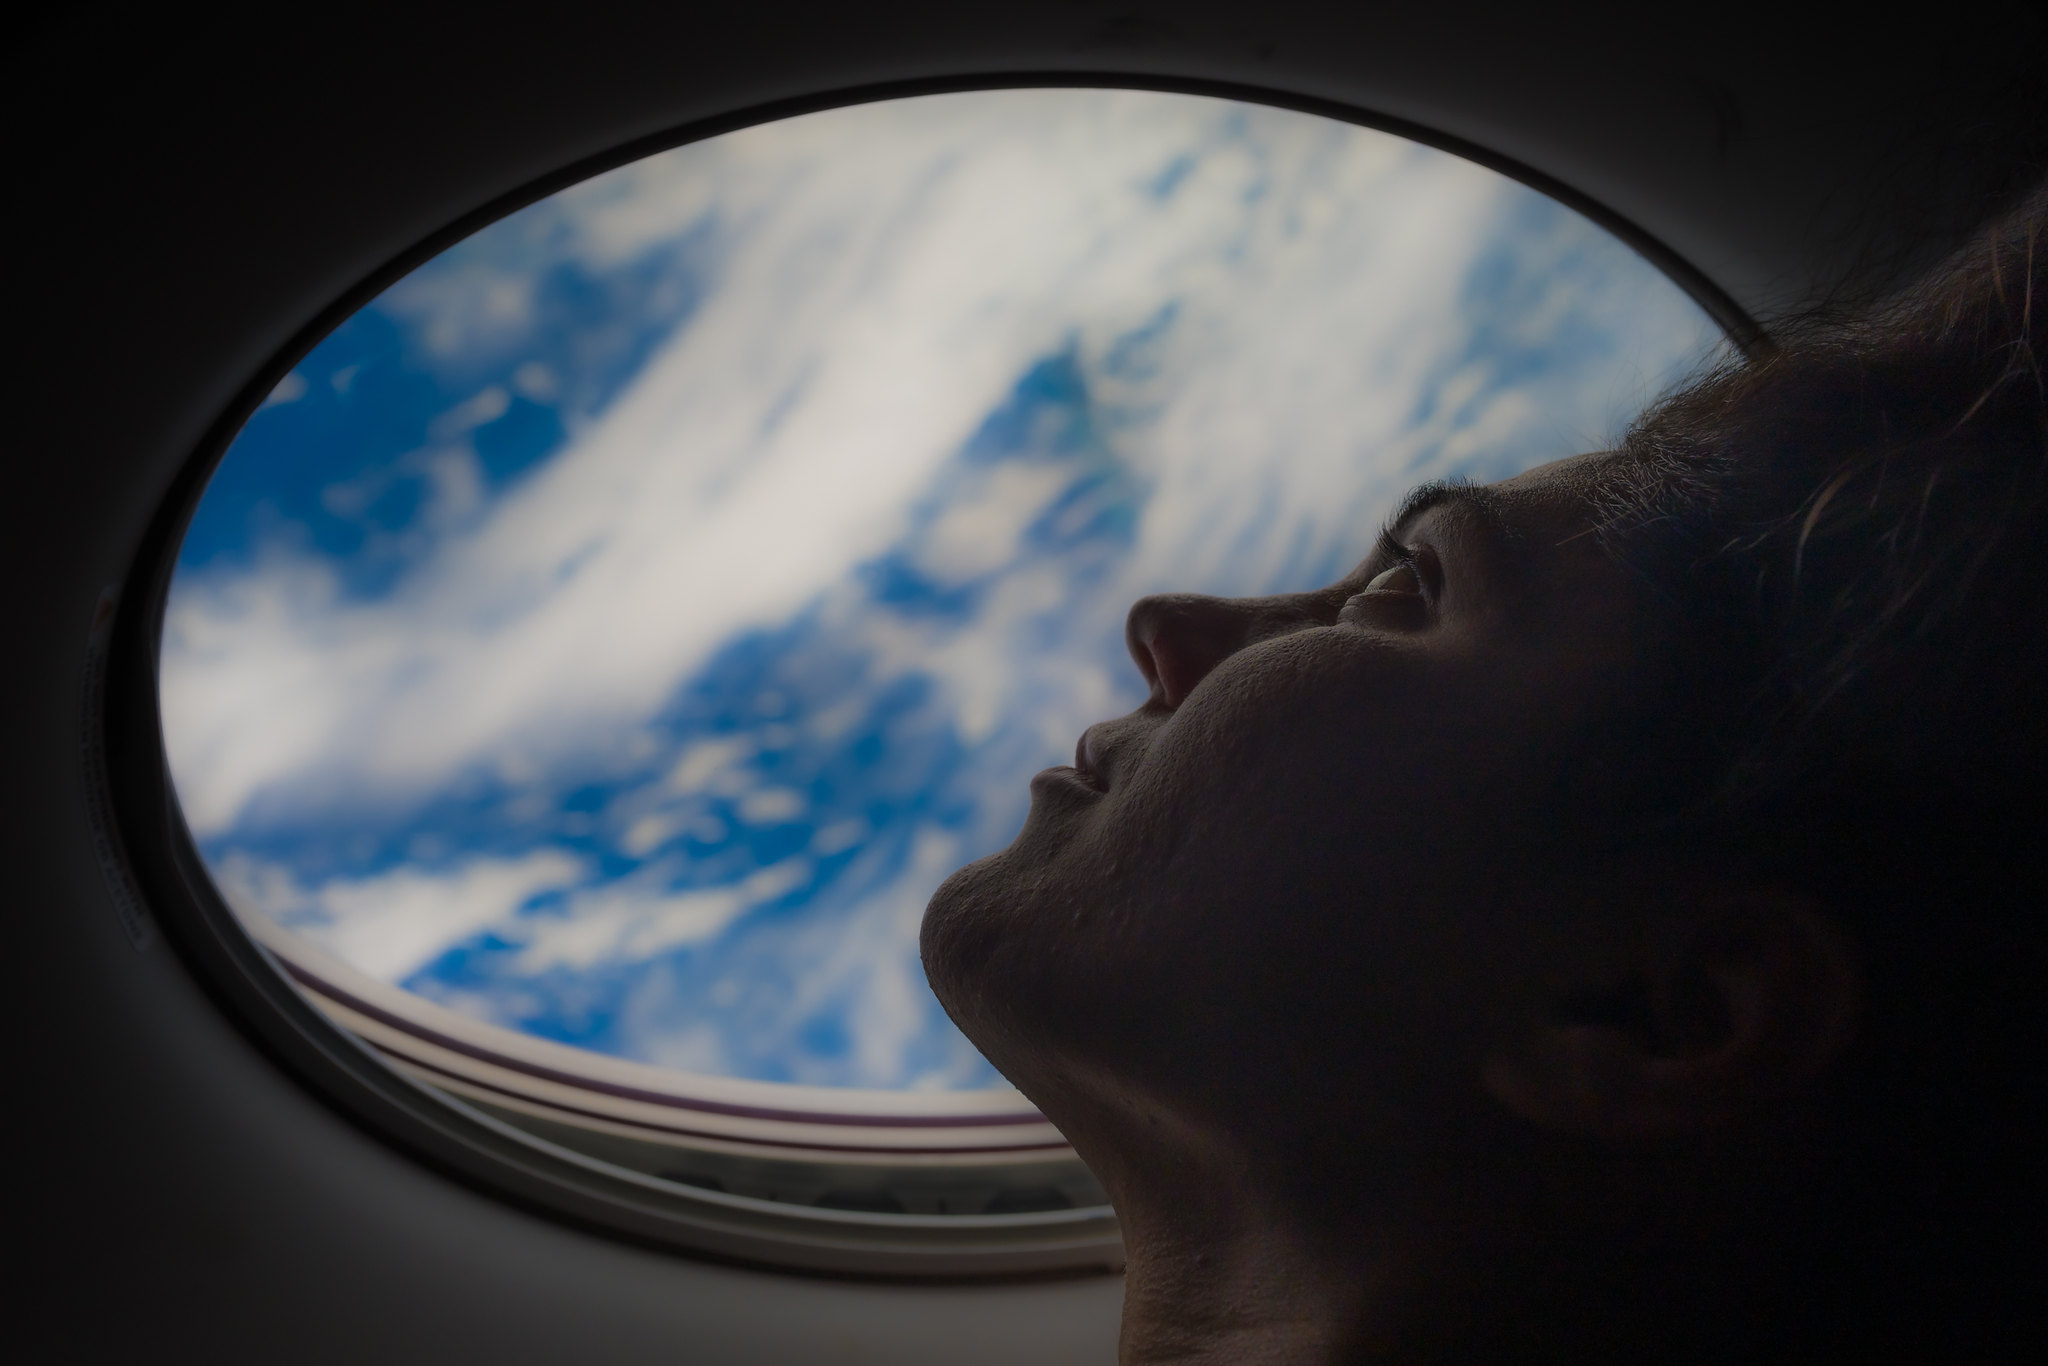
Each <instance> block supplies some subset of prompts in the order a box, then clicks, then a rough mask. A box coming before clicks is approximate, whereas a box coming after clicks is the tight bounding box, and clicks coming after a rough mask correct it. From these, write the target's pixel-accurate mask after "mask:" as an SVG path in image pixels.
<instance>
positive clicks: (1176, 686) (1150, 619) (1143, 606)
mask: <svg viewBox="0 0 2048 1366" xmlns="http://www.w3.org/2000/svg"><path fill="white" fill-rule="evenodd" d="M1271 606H1272V600H1271V599H1263V598H1207V597H1201V596H1199V595H1196V594H1193V593H1168V594H1161V595H1159V596H1156V597H1149V598H1140V599H1138V601H1137V603H1136V604H1134V605H1133V606H1132V608H1131V615H1130V616H1129V617H1128V618H1127V619H1126V620H1125V622H1124V643H1125V644H1126V645H1128V646H1129V647H1130V651H1131V658H1132V659H1135V660H1136V661H1137V662H1138V670H1139V672H1141V673H1143V674H1144V675H1145V681H1146V682H1147V683H1150V684H1151V685H1152V698H1151V701H1152V702H1153V703H1154V704H1157V705H1164V706H1166V707H1178V706H1179V705H1180V704H1181V703H1182V702H1183V701H1185V700H1186V699H1187V695H1188V694H1189V693H1191V692H1193V691H1194V688H1195V685H1196V684H1197V683H1200V682H1201V681H1202V680H1203V679H1205V678H1207V677H1208V676H1209V672H1210V670H1212V669H1214V668H1215V667H1216V666H1217V665H1218V664H1221V663H1222V662H1223V661H1224V660H1226V659H1228V658H1229V657H1230V656H1232V655H1234V654H1236V653H1237V652H1238V651H1239V650H1242V649H1243V648H1244V647H1245V646H1247V645H1249V644H1251V643H1252V641H1253V639H1254V638H1255V636H1256V635H1258V634H1264V633H1263V632H1256V631H1255V625H1256V624H1257V623H1259V622H1260V620H1261V618H1262V617H1265V616H1267V615H1270V613H1268V612H1263V611H1261V609H1262V608H1270V607H1271Z"/></svg>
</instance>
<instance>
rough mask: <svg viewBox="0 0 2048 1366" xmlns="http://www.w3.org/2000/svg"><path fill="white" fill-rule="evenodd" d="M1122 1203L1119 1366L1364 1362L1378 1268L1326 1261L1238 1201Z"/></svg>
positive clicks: (1168, 1195) (1133, 1196)
mask: <svg viewBox="0 0 2048 1366" xmlns="http://www.w3.org/2000/svg"><path fill="white" fill-rule="evenodd" d="M1148 1194H1151V1193H1150V1192H1131V1191H1126V1192H1124V1193H1121V1194H1120V1195H1119V1197H1118V1199H1117V1210H1118V1213H1119V1216H1120V1218H1121V1220H1122V1222H1123V1226H1124V1243H1125V1249H1126V1255H1127V1259H1128V1260H1127V1262H1126V1267H1125V1278H1124V1320H1123V1337H1122V1344H1121V1353H1120V1359H1121V1361H1122V1362H1123V1363H1124V1366H1154V1363H1167V1362H1171V1363H1175V1364H1176V1366H1197V1364H1198V1363H1217V1366H1222V1363H1226V1362H1227V1363H1231V1366H1262V1364H1263V1363H1267V1362H1272V1363H1281V1362H1285V1363H1288V1364H1289V1366H1324V1363H1329V1364H1331V1366H1334V1364H1335V1363H1339V1362H1350V1361H1357V1360H1363V1359H1365V1358H1366V1353H1365V1350H1364V1349H1365V1337H1366V1336H1367V1335H1368V1334H1369V1331H1370V1326H1371V1321H1372V1319H1373V1318H1374V1315H1373V1313H1372V1309H1373V1306H1372V1304H1371V1300H1372V1298H1373V1291H1374V1289H1375V1288H1376V1287H1378V1286H1380V1285H1381V1284H1382V1283H1383V1282H1384V1280H1385V1278H1386V1268H1385V1267H1384V1266H1382V1265H1380V1264H1379V1263H1381V1262H1383V1261H1385V1260H1387V1259H1384V1258H1375V1257H1372V1256H1369V1255H1365V1254H1363V1253H1359V1252H1351V1253H1348V1254H1347V1255H1344V1256H1335V1255H1332V1254H1331V1253H1330V1252H1329V1251H1327V1250H1326V1249H1324V1248H1323V1247H1321V1246H1319V1243H1318V1240H1316V1239H1314V1238H1311V1237H1308V1236H1305V1235H1304V1231H1303V1230H1301V1229H1300V1228H1298V1227H1296V1226H1294V1224H1293V1223H1292V1221H1290V1220H1289V1219H1288V1218H1286V1217H1285V1215H1284V1213H1282V1212H1279V1211H1276V1210H1273V1209H1272V1208H1271V1207H1270V1206H1268V1205H1267V1204H1266V1203H1265V1202H1262V1201H1258V1200H1256V1199H1249V1198H1247V1193H1245V1192H1242V1191H1237V1192H1229V1193H1227V1194H1226V1193H1217V1194H1219V1195H1221V1196H1222V1198H1217V1199H1210V1200H1203V1201H1201V1202H1198V1203H1197V1207H1193V1208H1191V1207H1190V1205H1191V1202H1190V1201H1188V1200H1187V1199H1186V1198H1185V1192H1181V1193H1179V1198H1176V1192H1174V1191H1171V1190H1167V1191H1161V1192H1158V1193H1157V1194H1158V1195H1159V1197H1160V1198H1158V1199H1148V1198H1146V1197H1147V1195H1148Z"/></svg>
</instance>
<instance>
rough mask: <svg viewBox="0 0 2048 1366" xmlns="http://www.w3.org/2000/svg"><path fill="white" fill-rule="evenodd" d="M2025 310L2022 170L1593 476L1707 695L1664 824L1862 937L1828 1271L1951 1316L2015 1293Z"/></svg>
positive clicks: (2029, 1103) (2034, 964)
mask: <svg viewBox="0 0 2048 1366" xmlns="http://www.w3.org/2000/svg"><path fill="white" fill-rule="evenodd" d="M2044 333H2048V186H2044V187H2042V188H2041V189H2039V190H2037V191H2035V192H2034V193H2033V194H2032V195H2031V196H2029V197H2028V198H2027V199H2026V200H2025V201H2024V202H2023V203H2022V204H2021V205H2020V206H2019V207H2018V208H2017V209H2016V210H2014V211H2013V212H2011V213H2009V214H2007V215H2005V216H2003V217H2001V218H1999V219H1998V220H1997V221H1995V222H1994V223H1993V224H1992V225H1991V226H1990V227H1988V228H1986V229H1984V230H1982V231H1981V232H1980V233H1979V234H1978V235H1977V236H1976V237H1975V238H1974V239H1972V240H1971V241H1970V242H1969V243H1968V244H1967V245H1966V246H1965V247H1964V248H1963V249H1962V250H1960V251H1959V252H1958V253H1956V254H1955V255H1954V256H1952V257H1951V258H1950V259H1949V260H1948V261H1946V262H1945V263H1944V264H1942V265H1941V266H1940V267H1939V268H1937V269H1936V270H1935V271H1933V272H1932V273H1931V274H1929V275H1928V276H1927V277H1925V278H1924V279H1923V280H1922V281H1920V282H1919V283H1918V284H1916V285H1915V286H1913V287H1912V288H1910V289H1908V290H1907V291H1905V292H1904V293H1902V294H1899V295H1898V296H1896V297H1894V298H1892V299H1891V300H1889V301H1887V302H1885V303H1884V304H1882V305H1880V306H1878V307H1876V308H1872V309H1867V310H1864V311H1861V312H1858V313H1856V314H1853V315H1851V314H1843V313H1832V314H1829V313H1816V314H1814V315H1812V316H1810V317H1808V318H1806V319H1804V320H1802V321H1800V322H1798V323H1797V324H1795V325H1791V326H1788V327H1785V328H1782V329H1780V330H1779V334H1778V345H1777V348H1776V349H1775V350H1774V351H1773V352H1771V353H1770V354H1768V355H1766V356H1763V357H1761V358H1758V359H1754V360H1750V361H1746V362H1736V363H1730V364H1727V365H1725V366H1723V367H1721V368H1719V369H1717V370H1716V371H1714V372H1712V373H1710V374H1708V375H1707V376H1705V377H1704V378H1703V379H1701V380H1699V381H1697V382H1695V383H1693V384H1692V385H1690V386H1688V387H1687V388H1685V389H1684V390H1683V391H1681V392H1679V393H1677V394H1675V395H1673V396H1672V397H1670V398H1668V399H1666V400H1665V401H1663V402H1662V403H1660V404H1659V405H1658V406H1656V407H1655V408H1653V409H1652V410H1651V411H1650V412H1648V413H1646V414H1645V415H1644V416H1643V417H1642V418H1641V419H1639V420H1638V422H1637V423H1636V424H1635V425H1634V427H1633V428H1632V429H1631V430H1630V431H1629V432H1628V434H1627V436H1626V438H1625V439H1624V441H1623V443H1622V447H1621V449H1622V451H1623V452H1624V454H1625V456H1626V457H1627V458H1625V459H1623V460H1622V461H1619V462H1617V463H1616V466H1615V467H1614V472H1613V473H1612V475H1611V476H1610V481H1609V483H1608V486H1607V487H1606V489H1605V493H1604V497H1605V501H1606V504H1607V506H1606V507H1605V508H1604V509H1603V513H1604V515H1603V518H1602V521H1603V528H1602V534H1603V536H1604V537H1605V539H1606V543H1607V545H1608V548H1609V550H1610V551H1611V553H1613V554H1614V555H1615V556H1616V557H1617V558H1618V559H1619V560H1620V561H1621V562H1622V563H1623V564H1625V565H1626V566H1627V567H1629V568H1630V569H1631V570H1632V571H1633V572H1634V573H1636V574H1638V575H1640V576H1641V577H1642V579H1643V580H1644V581H1645V582H1646V583H1647V584H1648V585H1649V587H1650V589H1651V591H1652V592H1653V593H1654V594H1655V595H1656V596H1657V597H1658V599H1659V600H1660V601H1661V602H1662V604H1663V605H1664V607H1665V608H1666V609H1667V610H1668V611H1669V612H1670V613H1671V614H1672V615H1673V616H1674V617H1675V618H1676V619H1678V620H1680V621H1682V622H1683V623H1684V631H1683V634H1684V635H1685V637H1686V638H1688V639H1689V640H1691V641H1693V642H1694V643H1695V648H1697V650H1698V652H1699V659H1698V663H1699V665H1700V667H1699V669H1698V670H1697V671H1696V676H1697V677H1698V678H1701V679H1704V680H1707V686H1706V687H1705V689H1704V690H1703V691H1704V692H1705V693H1707V694H1709V695H1711V697H1712V698H1713V699H1714V700H1713V703H1712V705H1710V706H1708V707H1706V708H1704V710H1703V711H1702V713H1701V714H1702V715H1703V716H1705V717H1707V718H1708V720H1707V723H1706V724H1705V725H1704V726H1703V727H1702V728H1703V729H1704V730H1705V731H1706V732H1707V733H1708V734H1709V736H1710V749H1711V755H1710V762H1709V763H1708V764H1707V765H1706V767H1705V770H1704V771H1705V773H1706V775H1707V776H1706V777H1705V778H1704V779H1703V780H1701V781H1699V782H1697V783H1695V784H1693V786H1692V789H1691V790H1690V791H1689V792H1688V794H1687V797H1686V800H1685V801H1684V803H1683V810H1682V811H1681V812H1680V813H1679V814H1678V815H1677V816H1675V817H1672V816H1668V814H1667V817H1666V824H1665V826H1664V829H1665V832H1666V833H1667V834H1670V833H1672V832H1673V831H1676V832H1677V833H1678V834H1679V835H1680V837H1681V838H1683V839H1685V840H1688V841H1691V842H1692V845H1691V847H1694V848H1696V849H1702V850H1707V851H1710V853H1709V855H1708V856H1710V857H1712V858H1714V859H1716V860H1719V861H1721V866H1723V867H1729V866H1733V867H1737V868H1740V869H1742V870H1743V872H1744V875H1746V876H1749V877H1753V878H1763V879H1769V880H1774V881H1776V882H1779V883H1782V884H1785V885H1788V886H1790V887H1792V888H1794V889H1795V890H1798V891H1800V892H1802V893H1804V894H1807V895H1810V896H1812V897H1813V898H1815V899H1816V900H1818V901H1819V902H1821V903H1822V904H1823V905H1825V906H1826V907H1827V908H1828V909H1829V911H1830V912H1832V913H1833V914H1834V915H1835V916H1836V917H1837V918H1838V919H1839V920H1840V921H1841V922H1842V923H1843V925H1844V926H1845V927H1846V929H1847V931H1848V932H1849V933H1850V934H1851V935H1852V936H1853V937H1854V939H1855V940H1856V941H1857V947H1858V950H1859V952H1860V954H1861V955H1862V957H1863V958H1864V960H1865V975H1866V978H1867V1002H1866V1012H1865V1020H1864V1023H1863V1026H1862V1029H1861V1033H1860V1040H1859V1043H1858V1044H1857V1046H1856V1050H1855V1052H1854V1054H1853V1055H1852V1057H1851V1058H1850V1059H1849V1060H1848V1062H1847V1063H1845V1065H1844V1067H1843V1069H1841V1071H1842V1076H1841V1078H1840V1079H1839V1085H1838V1094H1839V1107H1838V1111H1837V1116H1836V1119H1837V1130H1836V1134H1835V1137H1836V1145H1835V1147H1834V1149H1833V1150H1832V1151H1833V1153H1834V1155H1835V1157H1836V1158H1837V1159H1838V1161H1837V1163H1836V1170H1835V1171H1834V1173H1833V1174H1832V1175H1831V1176H1829V1177H1828V1178H1827V1179H1828V1180H1831V1181H1835V1182H1837V1190H1836V1198H1835V1200H1834V1202H1833V1203H1832V1204H1826V1203H1825V1202H1823V1204H1822V1205H1820V1206H1817V1208H1823V1209H1824V1210H1825V1212H1824V1214H1823V1215H1822V1216H1821V1217H1823V1218H1824V1219H1826V1220H1829V1221H1832V1231H1831V1233H1829V1234H1828V1236H1830V1237H1832V1238H1833V1239H1834V1241H1835V1242H1836V1243H1837V1244H1840V1245H1841V1246H1840V1247H1838V1248H1837V1253H1838V1255H1839V1256H1840V1257H1842V1258H1845V1259H1846V1260H1844V1261H1843V1262H1842V1265H1843V1266H1845V1267H1846V1266H1849V1265H1851V1264H1853V1265H1854V1267H1855V1269H1854V1270H1853V1271H1851V1270H1844V1271H1842V1272H1841V1274H1842V1275H1843V1276H1845V1277H1850V1278H1861V1279H1862V1281H1863V1283H1865V1284H1866V1285H1867V1286H1872V1287H1874V1286H1876V1285H1879V1284H1890V1285H1894V1286H1896V1285H1897V1284H1899V1283H1900V1282H1901V1278H1903V1280H1904V1281H1905V1282H1909V1283H1911V1284H1912V1285H1913V1286H1914V1287H1916V1288H1915V1290H1914V1291H1913V1292H1912V1293H1911V1295H1910V1296H1908V1297H1907V1298H1908V1299H1912V1300H1915V1301H1916V1302H1917V1303H1918V1304H1919V1305H1920V1306H1921V1308H1922V1309H1924V1310H1925V1311H1926V1312H1928V1313H1939V1314H1941V1315H1942V1316H1943V1317H1942V1322H1943V1327H1942V1328H1941V1329H1940V1330H1939V1333H1938V1334H1937V1336H1939V1337H1941V1338H1943V1340H1945V1341H1946V1342H1948V1344H1949V1346H1950V1347H1951V1348H1953V1347H1955V1346H1956V1345H1957V1344H1958V1343H1960V1342H1961V1341H1962V1338H1960V1337H1957V1336H1955V1335H1956V1334H1962V1335H1963V1336H1964V1337H1967V1336H1968V1335H1969V1334H1970V1333H1971V1332H1973V1331H1974V1332H1977V1333H1980V1334H1981V1333H2001V1334H2002V1333H2003V1332H2005V1331H2010V1330H2011V1329H2013V1328H2015V1327H2016V1326H2017V1324H2016V1323H2015V1321H2014V1319H2013V1315H2015V1314H2016V1313H2018V1314H2021V1315H2022V1316H2026V1317H2032V1316H2035V1315H2038V1314H2039V1312H2040V1302H2041V1296H2040V1287H2039V1286H2038V1285H2036V1284H2032V1283H2033V1282H2036V1281H2038V1278H2039V1276H2040V1267H2039V1265H2038V1263H2039V1261H2040V1257H2039V1254H2038V1252H2037V1251H2036V1250H2035V1246H2034V1245H2035V1244H2036V1243H2037V1242H2038V1241H2039V1236H2040V1235H2039V1232H2038V1231H2037V1225H2038V1221H2039V1220H2040V1219H2041V1218H2042V1215H2043V1198H2042V1197H2043V1191H2044V1183H2043V1177H2042V1170H2043V1168H2044V1167H2048V1153H2044V1151H2043V1147H2044V1144H2043V1139H2044V1137H2048V1130H2044V1128H2043V1126H2042V1124H2041V1121H2040V1119H2039V1115H2040V1113H2042V1112H2043V1111H2044V1110H2048V1095H2044V1079H2048V1065H2044V1064H2048V1060H2044V1059H2043V1058H2042V1056H2041V1053H2040V1048H2041V1044H2042V1041H2043V1035H2044V1032H2048V1031H2044V1030H2043V1028H2042V1026H2043V1023H2044V1018H2048V1004H2044V1001H2048V858H2044V855H2043V846H2044V844H2048V838H2044V832H2043V830H2042V824H2043V817H2044V814H2048V377H2044V371H2043V365H2042V361H2043V353H2044V350H2048V337H2044ZM1852 1245H1853V1246H1852ZM1886 1257H1890V1258H1893V1259H1895V1260H1894V1262H1893V1264H1892V1265H1891V1267H1890V1269H1891V1272H1893V1273H1895V1274H1892V1275H1876V1276H1873V1273H1872V1271H1871V1267H1872V1265H1873V1259H1877V1260H1880V1261H1881V1260H1883V1259H1884V1258H1886ZM1930 1277H1934V1278H1942V1277H1946V1278H1948V1280H1949V1283H1948V1284H1946V1285H1943V1286H1934V1285H1931V1284H1930V1281H1929V1278H1930ZM1859 1303H1864V1312H1868V1311H1869V1304H1868V1303H1865V1302H1863V1301H1860V1300H1859ZM1937 1304H1938V1305H1945V1306H1947V1309H1946V1310H1945V1311H1943V1310H1939V1309H1937V1308H1936V1307H1935V1306H1936V1305H1937ZM1890 1308H1891V1309H1892V1310H1893V1311H1895V1312H1896V1313H1898V1314H1901V1315H1910V1314H1912V1313H1914V1312H1920V1311H1919V1310H1915V1309H1913V1308H1911V1307H1909V1306H1908V1305H1907V1304H1906V1303H1905V1302H1903V1301H1901V1302H1899V1303H1894V1304H1892V1305H1891V1306H1890ZM1932 1322H1933V1321H1932V1320H1927V1321H1925V1322H1923V1323H1922V1324H1921V1329H1922V1330H1923V1331H1926V1332H1930V1333H1931V1332H1934V1331H1935V1330H1934V1329H1933V1328H1932V1327H1931V1326H1930V1325H1931V1324H1932ZM1972 1325H1974V1327H1973V1326H1972ZM1873 1331H1875V1330H1873ZM1941 1354H1942V1355H1947V1356H1948V1357H1949V1359H1962V1358H1961V1357H1960V1356H1955V1355H1950V1354H1949V1353H1947V1352H1943V1353H1941ZM1887 1355H1892V1353H1887Z"/></svg>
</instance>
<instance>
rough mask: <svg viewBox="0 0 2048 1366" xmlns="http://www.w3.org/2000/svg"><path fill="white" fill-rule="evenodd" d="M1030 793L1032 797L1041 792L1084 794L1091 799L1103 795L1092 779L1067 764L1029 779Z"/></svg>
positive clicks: (1049, 769)
mask: <svg viewBox="0 0 2048 1366" xmlns="http://www.w3.org/2000/svg"><path fill="white" fill-rule="evenodd" d="M1031 791H1032V793H1033V794H1034V795H1036V794H1038V793H1041V792H1085V793H1087V794H1088V795H1089V796H1091V797H1099V796H1101V795H1102V793H1103V789H1102V787H1101V786H1100V785H1099V784H1097V783H1096V782H1095V780H1094V779H1092V778H1090V777H1089V776H1088V775H1087V774H1085V773H1083V772H1082V771H1081V770H1080V769H1078V768H1075V767H1073V766H1072V765H1069V764H1061V765H1060V766H1059V767H1057V768H1048V769H1046V770H1044V771H1043V772H1041V773H1038V774H1037V775H1035V776H1034V777H1033V778H1032V779H1031Z"/></svg>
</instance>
